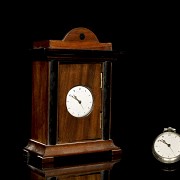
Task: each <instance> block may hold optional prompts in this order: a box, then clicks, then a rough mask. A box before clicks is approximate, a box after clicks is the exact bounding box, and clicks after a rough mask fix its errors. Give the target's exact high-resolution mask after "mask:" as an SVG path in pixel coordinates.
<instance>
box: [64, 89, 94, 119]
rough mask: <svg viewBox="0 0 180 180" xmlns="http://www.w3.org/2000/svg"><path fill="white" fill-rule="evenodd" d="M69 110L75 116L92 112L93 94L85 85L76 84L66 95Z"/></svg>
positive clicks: (82, 115)
mask: <svg viewBox="0 0 180 180" xmlns="http://www.w3.org/2000/svg"><path fill="white" fill-rule="evenodd" d="M66 107H67V111H68V112H69V113H70V114H71V115H72V116H74V117H78V118H80V117H84V116H87V115H89V114H90V113H91V111H92V108H93V95H92V93H91V91H90V89H89V88H87V87H85V86H74V87H73V88H71V89H70V90H69V92H68V93H67V96H66Z"/></svg>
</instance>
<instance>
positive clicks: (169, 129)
mask: <svg viewBox="0 0 180 180" xmlns="http://www.w3.org/2000/svg"><path fill="white" fill-rule="evenodd" d="M167 131H171V132H176V129H174V128H172V127H168V128H164V132H167Z"/></svg>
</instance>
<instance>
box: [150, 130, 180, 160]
mask: <svg viewBox="0 0 180 180" xmlns="http://www.w3.org/2000/svg"><path fill="white" fill-rule="evenodd" d="M153 153H154V156H155V157H156V158H157V159H158V160H159V161H161V162H164V163H174V162H177V161H179V160H180V135H179V134H178V133H175V132H171V131H167V132H163V133H162V134H160V135H159V136H158V137H157V138H156V139H155V141H154V144H153Z"/></svg>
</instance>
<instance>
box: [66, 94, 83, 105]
mask: <svg viewBox="0 0 180 180" xmlns="http://www.w3.org/2000/svg"><path fill="white" fill-rule="evenodd" d="M69 96H71V97H72V98H74V99H75V100H76V101H77V102H78V103H79V104H81V101H80V100H79V99H78V98H77V97H76V96H75V95H73V96H72V95H71V94H70V95H69Z"/></svg>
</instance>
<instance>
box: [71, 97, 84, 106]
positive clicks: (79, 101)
mask: <svg viewBox="0 0 180 180" xmlns="http://www.w3.org/2000/svg"><path fill="white" fill-rule="evenodd" d="M70 96H71V97H72V98H74V99H75V100H76V101H77V102H78V103H79V104H80V105H81V107H82V108H83V106H82V104H81V100H79V99H78V98H77V96H75V95H73V96H72V95H70ZM83 109H84V108H83Z"/></svg>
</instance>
